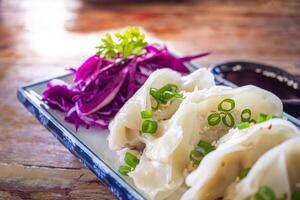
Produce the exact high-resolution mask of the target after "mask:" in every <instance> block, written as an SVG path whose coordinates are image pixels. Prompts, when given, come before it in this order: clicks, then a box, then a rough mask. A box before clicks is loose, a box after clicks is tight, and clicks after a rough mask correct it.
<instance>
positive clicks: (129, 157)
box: [124, 152, 140, 169]
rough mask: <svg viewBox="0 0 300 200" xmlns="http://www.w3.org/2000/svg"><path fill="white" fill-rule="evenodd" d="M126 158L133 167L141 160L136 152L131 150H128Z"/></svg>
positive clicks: (127, 162)
mask: <svg viewBox="0 0 300 200" xmlns="http://www.w3.org/2000/svg"><path fill="white" fill-rule="evenodd" d="M124 160H125V163H126V164H127V165H129V166H130V167H131V168H133V169H135V167H136V166H137V165H138V164H139V162H140V160H139V159H138V158H137V157H136V156H135V155H134V154H132V153H130V152H126V154H125V158H124Z"/></svg>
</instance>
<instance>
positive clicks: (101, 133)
mask: <svg viewBox="0 0 300 200" xmlns="http://www.w3.org/2000/svg"><path fill="white" fill-rule="evenodd" d="M188 67H189V68H190V69H191V70H193V68H195V65H192V64H191V63H189V64H188ZM55 78H56V79H62V80H64V81H66V82H69V83H71V82H72V80H73V75H72V74H67V75H64V76H61V77H55ZM50 80H51V79H50ZM48 81H49V80H45V81H41V82H38V83H34V84H31V85H28V86H24V87H20V88H19V90H18V92H17V96H18V99H19V101H20V102H21V103H22V104H23V105H24V106H25V107H26V108H27V109H28V110H29V111H30V112H31V113H32V114H33V115H34V116H35V117H36V118H37V119H38V120H39V121H40V123H41V124H42V125H43V126H45V127H46V128H47V129H48V130H49V131H50V132H51V133H52V134H53V135H54V137H56V138H57V139H58V140H59V141H60V142H61V143H62V144H63V145H64V146H65V147H66V148H68V149H69V151H70V152H72V153H73V154H74V155H75V156H76V157H77V158H78V159H79V160H80V161H81V162H82V163H83V164H84V165H85V166H86V167H87V168H89V169H90V170H91V171H92V172H93V173H94V174H95V175H96V176H97V177H98V178H99V179H100V181H101V182H102V183H104V184H105V185H106V186H107V187H108V188H109V189H110V190H111V191H112V192H113V193H114V194H115V195H116V196H117V197H118V198H119V199H146V198H145V196H143V194H142V193H141V192H139V191H138V190H137V188H136V187H135V186H134V185H133V182H132V181H131V180H130V179H129V178H127V177H123V176H121V175H120V174H119V173H118V167H119V157H118V156H117V154H116V153H115V152H113V151H111V150H110V149H109V148H108V142H107V136H108V130H104V129H100V128H90V129H85V128H84V127H81V128H79V130H78V131H77V132H76V131H75V127H74V125H73V124H70V123H67V122H65V121H64V113H62V112H60V111H57V110H53V109H51V108H49V107H48V106H47V105H46V104H45V103H44V102H43V101H41V96H42V92H43V91H44V90H45V89H46V85H47V82H48ZM216 81H217V83H218V84H222V85H229V86H233V87H234V85H233V84H232V83H230V82H228V81H226V80H224V79H222V78H221V77H216ZM285 116H286V117H287V118H288V120H290V121H292V122H293V123H294V124H296V125H297V126H298V127H299V126H300V122H299V120H297V119H295V118H293V117H291V116H289V115H287V114H285Z"/></svg>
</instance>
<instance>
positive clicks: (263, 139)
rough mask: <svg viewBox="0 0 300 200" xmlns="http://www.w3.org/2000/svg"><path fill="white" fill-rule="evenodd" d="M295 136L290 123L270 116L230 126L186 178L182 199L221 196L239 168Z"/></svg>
mask: <svg viewBox="0 0 300 200" xmlns="http://www.w3.org/2000/svg"><path fill="white" fill-rule="evenodd" d="M299 135H300V133H299V131H298V129H297V128H296V127H295V126H294V125H293V124H291V123H290V122H288V121H286V120H282V119H272V120H269V121H267V122H264V123H261V124H256V125H254V126H252V127H250V128H247V129H243V130H238V129H231V130H230V131H229V133H228V134H227V135H225V136H224V137H222V138H221V139H220V140H219V141H218V143H217V149H216V150H215V151H213V152H211V153H210V154H208V155H207V156H206V157H204V158H203V160H202V161H201V163H200V165H199V167H198V168H197V169H196V170H195V171H194V172H192V173H191V174H190V175H189V176H188V177H187V178H186V184H187V185H188V186H190V187H191V188H190V189H189V190H188V191H187V192H185V194H184V195H183V196H182V200H192V199H200V200H206V199H207V200H208V199H209V200H212V199H217V198H220V197H222V196H223V195H224V192H225V189H226V188H227V187H228V186H229V185H230V184H231V183H232V182H234V180H235V179H236V178H237V177H238V176H239V174H240V172H241V170H243V169H245V168H248V167H250V166H252V165H253V164H254V163H255V161H256V160H257V159H258V158H259V157H260V156H261V155H262V154H263V153H265V152H266V151H268V150H269V149H271V148H273V147H274V146H276V145H278V144H280V143H282V142H284V141H285V140H287V139H289V138H292V137H296V136H299Z"/></svg>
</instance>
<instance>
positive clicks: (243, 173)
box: [239, 167, 251, 180]
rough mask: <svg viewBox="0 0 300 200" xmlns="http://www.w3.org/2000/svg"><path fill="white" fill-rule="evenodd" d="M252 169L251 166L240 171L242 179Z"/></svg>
mask: <svg viewBox="0 0 300 200" xmlns="http://www.w3.org/2000/svg"><path fill="white" fill-rule="evenodd" d="M250 169H251V168H250V167H249V168H245V169H243V170H242V171H241V172H240V176H239V178H240V180H242V179H243V178H245V177H246V176H247V175H248V173H249V171H250Z"/></svg>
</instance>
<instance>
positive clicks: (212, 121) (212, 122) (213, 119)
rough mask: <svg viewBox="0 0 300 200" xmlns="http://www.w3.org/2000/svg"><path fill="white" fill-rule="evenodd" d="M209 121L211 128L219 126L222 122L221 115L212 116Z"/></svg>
mask: <svg viewBox="0 0 300 200" xmlns="http://www.w3.org/2000/svg"><path fill="white" fill-rule="evenodd" d="M207 121H208V124H209V125H210V126H215V125H217V124H219V123H220V121H221V116H220V113H212V114H210V115H209V116H208V118H207Z"/></svg>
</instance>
